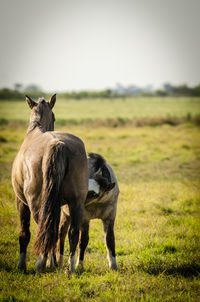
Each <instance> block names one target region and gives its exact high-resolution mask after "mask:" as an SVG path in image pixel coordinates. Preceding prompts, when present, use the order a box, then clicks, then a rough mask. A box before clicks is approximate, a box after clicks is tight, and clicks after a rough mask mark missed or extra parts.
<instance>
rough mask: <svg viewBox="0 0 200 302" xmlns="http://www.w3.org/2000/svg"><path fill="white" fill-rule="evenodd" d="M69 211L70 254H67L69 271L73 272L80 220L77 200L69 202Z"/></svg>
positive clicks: (79, 208) (80, 209)
mask: <svg viewBox="0 0 200 302" xmlns="http://www.w3.org/2000/svg"><path fill="white" fill-rule="evenodd" d="M69 212H70V219H71V225H70V229H69V232H68V236H69V245H70V255H69V261H68V264H69V271H70V272H71V273H73V272H74V271H75V252H76V247H77V244H78V240H79V230H80V220H81V214H82V208H81V204H80V203H78V202H76V201H75V202H74V203H73V202H71V203H70V204H69Z"/></svg>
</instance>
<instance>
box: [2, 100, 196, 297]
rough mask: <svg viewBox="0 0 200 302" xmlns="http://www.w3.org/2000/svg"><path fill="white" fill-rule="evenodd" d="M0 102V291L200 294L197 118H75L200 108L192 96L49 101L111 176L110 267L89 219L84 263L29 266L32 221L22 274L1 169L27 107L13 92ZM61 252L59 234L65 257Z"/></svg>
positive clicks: (97, 227) (11, 200)
mask: <svg viewBox="0 0 200 302" xmlns="http://www.w3.org/2000/svg"><path fill="white" fill-rule="evenodd" d="M0 111H1V113H0V119H4V122H2V123H1V125H0V233H1V236H0V301H199V300H200V253H199V250H200V234H199V231H200V194H199V193H200V177H199V176H200V134H199V130H200V129H199V126H197V125H196V124H194V123H191V122H190V121H189V120H188V122H185V123H183V124H180V125H177V126H170V125H167V124H163V125H161V126H159V127H150V126H144V127H133V125H130V124H124V125H123V126H118V127H116V125H115V124H113V123H110V124H109V125H110V126H102V123H99V124H98V123H95V122H94V123H93V124H92V125H91V124H87V123H84V122H83V120H87V119H93V120H94V121H95V120H98V119H101V120H105V119H112V120H114V119H116V118H119V117H121V118H128V119H134V118H152V117H153V118H160V117H166V116H167V115H170V116H173V117H184V116H187V115H188V114H189V115H191V116H193V115H197V114H199V113H200V100H198V99H177V100H172V99H153V100H152V99H142V100H141V99H140V101H139V99H126V100H117V101H116V103H115V101H114V100H113V101H102V102H101V101H99V100H96V101H68V102H67V101H64V100H58V101H57V104H56V106H55V114H56V118H57V121H58V122H57V125H56V130H58V129H59V130H62V131H67V132H71V133H74V134H75V135H78V136H79V137H81V138H82V139H83V140H84V142H85V145H86V149H87V151H88V152H98V153H100V154H102V155H103V156H105V158H106V159H107V160H108V161H109V162H110V163H111V164H112V166H113V168H114V170H115V172H116V175H117V178H118V181H119V186H120V196H119V203H118V211H117V219H116V225H115V234H116V253H117V262H118V267H119V270H118V272H110V271H109V269H108V265H107V260H106V250H105V247H104V240H103V230H102V225H101V222H100V221H98V220H95V221H92V222H91V228H90V242H89V245H88V248H87V250H86V255H85V270H84V272H82V273H80V272H77V273H76V274H75V275H73V276H69V275H67V274H66V273H65V270H62V271H56V272H51V273H50V272H49V273H46V274H43V275H41V276H35V274H34V270H35V261H36V257H35V255H34V252H33V250H32V246H33V242H34V238H35V235H36V230H37V226H36V225H35V223H34V222H33V221H32V222H31V232H32V237H31V242H30V244H29V249H28V263H27V268H28V270H27V274H25V275H24V274H22V273H20V272H18V271H17V269H16V265H17V261H18V249H19V245H18V233H19V219H18V214H17V210H16V205H15V197H14V193H13V190H12V187H11V182H10V171H11V164H12V161H13V158H14V156H15V155H16V152H17V150H18V149H19V146H20V144H21V142H22V140H23V137H24V135H25V133H26V122H27V121H28V117H29V114H30V112H29V110H28V106H27V105H26V104H25V103H24V102H14V101H13V102H6V101H5V102H1V103H0ZM64 119H68V124H67V125H65V123H64ZM76 120H77V121H78V122H77V124H76V123H75V122H74V121H76ZM5 121H7V122H5ZM19 121H21V122H19ZM61 121H63V122H61ZM70 121H71V123H70ZM81 121H82V122H81ZM62 124H63V125H62ZM67 257H68V243H66V250H65V258H64V263H65V266H66V265H67Z"/></svg>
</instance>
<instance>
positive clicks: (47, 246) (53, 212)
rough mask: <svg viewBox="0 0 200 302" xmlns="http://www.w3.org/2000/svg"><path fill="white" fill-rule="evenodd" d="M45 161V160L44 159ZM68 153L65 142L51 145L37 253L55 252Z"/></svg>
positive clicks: (40, 214) (44, 179) (45, 172)
mask: <svg viewBox="0 0 200 302" xmlns="http://www.w3.org/2000/svg"><path fill="white" fill-rule="evenodd" d="M44 162H45V160H44ZM66 165H67V154H66V149H65V145H64V143H62V142H60V141H58V142H56V143H54V144H53V145H52V146H51V149H50V151H49V153H48V158H47V160H46V163H45V168H44V172H43V173H44V176H43V189H42V197H41V208H40V213H39V221H38V233H37V237H36V240H35V244H34V248H35V252H36V254H40V253H41V254H47V253H48V252H54V250H55V248H56V243H57V240H58V228H59V222H60V207H61V203H60V202H61V201H60V198H61V196H60V195H61V194H60V187H61V183H62V181H63V178H64V176H65V173H66V168H67V167H66Z"/></svg>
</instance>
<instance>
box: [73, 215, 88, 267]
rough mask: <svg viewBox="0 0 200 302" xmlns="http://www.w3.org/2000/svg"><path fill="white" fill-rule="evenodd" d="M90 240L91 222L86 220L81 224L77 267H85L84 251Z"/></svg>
mask: <svg viewBox="0 0 200 302" xmlns="http://www.w3.org/2000/svg"><path fill="white" fill-rule="evenodd" d="M88 242H89V222H88V221H86V222H84V223H82V225H81V235H80V240H79V254H78V259H77V263H76V267H77V268H78V267H80V268H83V260H84V253H85V249H86V247H87V245H88Z"/></svg>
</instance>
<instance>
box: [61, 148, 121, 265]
mask: <svg viewBox="0 0 200 302" xmlns="http://www.w3.org/2000/svg"><path fill="white" fill-rule="evenodd" d="M88 172H89V179H88V194H87V198H86V201H85V204H84V209H83V217H82V223H81V234H80V241H79V253H78V259H77V264H76V265H77V267H83V260H84V253H85V249H86V247H87V245H88V242H89V223H90V220H91V219H95V218H98V219H101V220H102V222H103V227H104V234H105V244H106V249H107V259H108V264H109V267H110V269H112V270H117V263H116V256H115V236H114V222H115V216H116V210H117V200H118V195H119V187H118V183H117V179H116V176H115V173H114V171H113V169H112V167H111V166H110V165H109V164H108V163H107V162H106V161H105V159H104V158H103V157H102V156H101V155H99V154H95V153H90V154H89V156H88ZM69 225H70V215H69V209H68V206H67V205H64V206H63V207H62V208H61V220H60V226H59V235H58V244H57V253H56V258H57V263H58V266H60V267H61V266H62V263H63V253H64V242H65V237H66V235H67V231H68V228H69Z"/></svg>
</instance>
